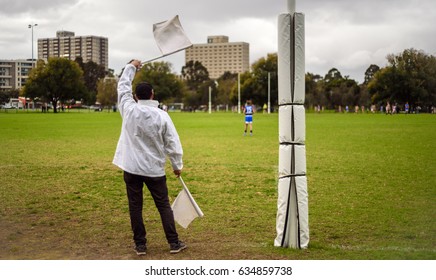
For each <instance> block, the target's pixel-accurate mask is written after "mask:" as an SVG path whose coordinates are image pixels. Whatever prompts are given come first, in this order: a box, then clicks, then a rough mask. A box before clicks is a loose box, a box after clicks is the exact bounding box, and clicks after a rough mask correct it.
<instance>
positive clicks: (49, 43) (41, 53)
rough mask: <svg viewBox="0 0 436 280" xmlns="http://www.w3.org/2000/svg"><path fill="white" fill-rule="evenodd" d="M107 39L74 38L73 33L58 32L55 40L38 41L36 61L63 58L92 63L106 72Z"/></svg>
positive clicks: (107, 62) (97, 37) (94, 37)
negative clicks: (100, 66)
mask: <svg viewBox="0 0 436 280" xmlns="http://www.w3.org/2000/svg"><path fill="white" fill-rule="evenodd" d="M108 48H109V46H108V38H106V37H99V36H75V35H74V32H70V31H58V32H56V38H42V39H38V59H44V60H47V59H48V58H49V57H65V58H68V59H70V60H75V59H76V58H77V57H82V59H83V62H88V61H94V62H95V63H97V64H99V65H103V66H104V68H105V69H106V70H108V65H109V61H108Z"/></svg>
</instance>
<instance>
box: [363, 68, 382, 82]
mask: <svg viewBox="0 0 436 280" xmlns="http://www.w3.org/2000/svg"><path fill="white" fill-rule="evenodd" d="M379 70H380V67H378V66H377V65H375V64H371V65H370V66H369V67H368V69H366V71H365V80H364V81H363V83H364V84H365V85H367V84H368V83H369V82H370V81H372V79H374V75H375V73H377V72H378V71H379Z"/></svg>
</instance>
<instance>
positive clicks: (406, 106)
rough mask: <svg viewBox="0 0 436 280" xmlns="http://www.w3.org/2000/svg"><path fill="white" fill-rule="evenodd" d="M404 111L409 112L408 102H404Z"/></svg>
mask: <svg viewBox="0 0 436 280" xmlns="http://www.w3.org/2000/svg"><path fill="white" fill-rule="evenodd" d="M404 111H405V113H406V114H409V102H406V105H404Z"/></svg>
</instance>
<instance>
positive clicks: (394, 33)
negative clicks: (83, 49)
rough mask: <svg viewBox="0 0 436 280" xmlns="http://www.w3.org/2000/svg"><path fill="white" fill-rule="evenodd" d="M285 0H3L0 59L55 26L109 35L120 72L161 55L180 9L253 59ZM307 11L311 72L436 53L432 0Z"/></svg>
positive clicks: (188, 24)
mask: <svg viewBox="0 0 436 280" xmlns="http://www.w3.org/2000/svg"><path fill="white" fill-rule="evenodd" d="M287 2H288V1H287V0H219V1H208V0H158V1H144V0H129V1H114V0H69V1H64V0H37V1H36V0H13V1H11V0H0V59H21V58H31V56H32V51H31V50H32V44H31V41H32V40H31V29H29V28H28V25H29V24H32V23H33V24H34V23H36V24H38V26H37V27H35V28H34V41H35V45H34V48H35V49H34V56H35V57H36V56H37V51H36V47H37V44H36V41H37V39H38V38H51V37H55V36H56V31H58V30H66V31H73V32H75V34H76V36H85V35H96V36H103V37H107V38H108V39H109V68H112V69H114V70H115V72H116V73H119V71H120V70H121V68H122V67H123V66H124V64H125V63H126V62H128V61H129V60H130V59H131V58H137V59H140V60H147V59H151V58H154V57H157V56H159V55H160V52H159V49H158V48H157V45H156V43H155V41H154V37H153V33H152V25H153V23H157V22H161V21H164V20H167V19H170V18H172V17H173V16H175V15H179V18H180V21H181V23H182V25H183V28H184V30H185V32H186V33H187V35H188V37H189V38H190V40H191V41H192V43H194V44H198V43H206V40H207V36H209V35H226V36H228V37H229V40H230V41H231V42H247V43H249V44H250V63H253V62H254V61H256V60H258V59H259V58H261V57H265V56H266V55H267V54H268V53H272V52H277V36H278V35H277V17H278V15H279V14H280V13H286V12H287ZM296 10H297V12H301V13H304V14H305V19H306V72H311V73H314V74H320V75H322V76H324V75H325V74H326V73H327V72H328V70H329V69H331V68H333V67H335V68H337V69H338V70H339V71H340V72H341V73H342V75H343V76H345V75H348V76H350V78H352V79H355V80H357V81H359V82H362V81H363V76H364V72H365V70H366V69H367V68H368V67H369V65H370V64H377V65H379V66H380V67H383V66H385V65H386V55H387V54H392V53H393V54H398V53H400V52H401V51H403V50H404V49H408V48H415V49H418V50H423V51H425V52H426V53H427V54H431V55H436V1H434V0H365V1H355V0H297V4H296ZM184 55H185V53H184V52H180V53H178V54H174V55H171V56H168V57H165V58H164V59H163V60H164V61H169V62H171V63H172V64H173V70H174V72H178V73H179V72H180V69H181V67H182V66H183V65H184Z"/></svg>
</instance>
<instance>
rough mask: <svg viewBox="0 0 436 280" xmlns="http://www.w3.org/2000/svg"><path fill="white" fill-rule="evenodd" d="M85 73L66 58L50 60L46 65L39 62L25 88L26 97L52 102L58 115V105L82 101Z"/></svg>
mask: <svg viewBox="0 0 436 280" xmlns="http://www.w3.org/2000/svg"><path fill="white" fill-rule="evenodd" d="M82 75H83V71H82V70H81V69H80V67H79V65H78V64H77V63H76V62H74V61H71V60H68V59H66V58H57V57H53V58H49V59H48V63H47V64H45V63H44V62H43V61H42V60H40V61H38V63H37V67H36V68H35V69H33V70H32V71H31V72H30V75H29V79H28V80H27V82H26V85H25V86H24V91H23V93H24V96H26V97H31V98H36V97H39V98H41V99H42V100H45V101H47V102H51V103H52V105H53V109H54V112H55V113H57V108H56V107H57V103H58V102H59V101H60V102H65V101H67V100H70V99H76V100H77V99H81V98H82V96H83V94H84V92H85V85H84V82H83V76H82Z"/></svg>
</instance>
